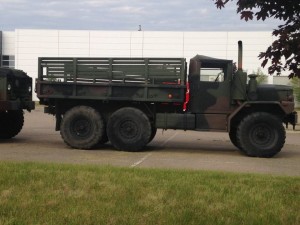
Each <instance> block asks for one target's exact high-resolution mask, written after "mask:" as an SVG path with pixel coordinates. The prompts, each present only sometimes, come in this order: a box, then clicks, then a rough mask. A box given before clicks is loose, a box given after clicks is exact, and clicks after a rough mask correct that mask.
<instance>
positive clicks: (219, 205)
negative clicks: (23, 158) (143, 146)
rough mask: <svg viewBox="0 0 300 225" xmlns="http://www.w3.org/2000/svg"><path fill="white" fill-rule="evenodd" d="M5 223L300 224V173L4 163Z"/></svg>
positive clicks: (1, 216)
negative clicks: (260, 173)
mask: <svg viewBox="0 0 300 225" xmlns="http://www.w3.org/2000/svg"><path fill="white" fill-rule="evenodd" d="M0 171H1V172H0V224H1V225H2V224H30V225H31V224H55V225H60V224H80V225H85V224H105V225H106V224H118V225H123V224H130V225H131V224H138V225H144V224H153V225H158V224H170V225H175V224H182V225H186V224H212V225H218V224H228V225H234V224H237V225H242V224H247V225H248V224H263V225H267V224H270V225H276V224H284V225H292V224H295V225H299V224H300V213H299V212H300V177H279V176H270V175H253V174H238V173H236V174H235V173H225V172H224V173H223V172H207V171H183V170H157V169H137V168H115V167H97V166H81V165H80V166H78V165H60V164H38V163H7V162H0Z"/></svg>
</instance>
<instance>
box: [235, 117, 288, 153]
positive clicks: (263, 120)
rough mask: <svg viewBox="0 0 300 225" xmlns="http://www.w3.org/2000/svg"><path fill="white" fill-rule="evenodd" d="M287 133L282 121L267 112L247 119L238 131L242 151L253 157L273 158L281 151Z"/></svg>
mask: <svg viewBox="0 0 300 225" xmlns="http://www.w3.org/2000/svg"><path fill="white" fill-rule="evenodd" d="M285 138H286V133H285V129H284V127H283V124H282V122H281V120H280V119H279V118H278V117H276V116H274V115H272V114H270V113H266V112H257V113H253V114H250V115H248V116H247V117H245V118H244V119H243V120H242V121H241V123H240V125H239V126H238V130H237V141H238V144H239V145H240V146H241V148H242V150H243V151H244V152H245V153H246V154H247V155H248V156H253V157H267V158H269V157H273V156H274V155H276V154H277V153H278V152H280V151H281V149H282V147H283V145H284V143H285Z"/></svg>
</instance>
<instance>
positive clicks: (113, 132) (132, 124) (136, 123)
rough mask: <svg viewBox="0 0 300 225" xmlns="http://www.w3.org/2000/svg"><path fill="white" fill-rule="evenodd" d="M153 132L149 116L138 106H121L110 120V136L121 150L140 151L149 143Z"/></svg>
mask: <svg viewBox="0 0 300 225" xmlns="http://www.w3.org/2000/svg"><path fill="white" fill-rule="evenodd" d="M151 133H152V129H151V124H150V121H149V119H148V117H147V116H146V115H145V113H143V112H142V111H141V110H139V109H136V108H130V107H126V108H121V109H119V110H118V111H116V112H114V113H113V114H112V115H111V117H110V118H109V120H108V124H107V135H108V138H109V140H110V142H111V143H112V145H113V146H114V147H115V148H116V149H119V150H126V151H132V152H136V151H140V150H141V149H143V147H145V146H146V145H147V144H148V142H149V140H150V137H151Z"/></svg>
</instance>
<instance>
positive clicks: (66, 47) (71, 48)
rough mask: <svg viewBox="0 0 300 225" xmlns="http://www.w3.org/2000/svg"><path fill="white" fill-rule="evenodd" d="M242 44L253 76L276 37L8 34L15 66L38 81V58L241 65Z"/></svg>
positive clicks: (5, 46)
mask: <svg viewBox="0 0 300 225" xmlns="http://www.w3.org/2000/svg"><path fill="white" fill-rule="evenodd" d="M238 40H242V41H243V44H244V54H243V55H244V59H243V62H244V69H245V70H247V71H248V73H252V72H253V71H256V70H257V68H258V67H260V64H261V61H259V59H258V57H257V56H258V54H259V53H260V52H262V51H265V50H266V48H267V47H268V45H269V44H270V43H271V42H272V41H273V39H272V35H271V32H225V31H224V32H163V31H160V32H156V31H85V30H84V31H83V30H31V29H17V30H15V32H3V54H14V55H15V67H16V68H17V69H22V70H24V71H26V72H27V73H28V74H29V75H30V76H32V77H33V78H36V77H37V63H38V57H50V56H51V57H183V58H187V60H189V59H190V58H191V57H193V56H195V55H196V54H200V55H207V56H211V57H215V58H223V59H232V60H233V61H237V58H238V57H237V54H238V50H237V48H238V47H237V42H238ZM265 73H266V71H265ZM34 98H35V99H36V97H35V96H34Z"/></svg>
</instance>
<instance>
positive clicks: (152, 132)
mask: <svg viewBox="0 0 300 225" xmlns="http://www.w3.org/2000/svg"><path fill="white" fill-rule="evenodd" d="M156 132H157V128H156V127H155V126H153V125H151V135H150V138H149V141H148V143H150V142H151V141H152V140H153V139H154V137H155V135H156Z"/></svg>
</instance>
